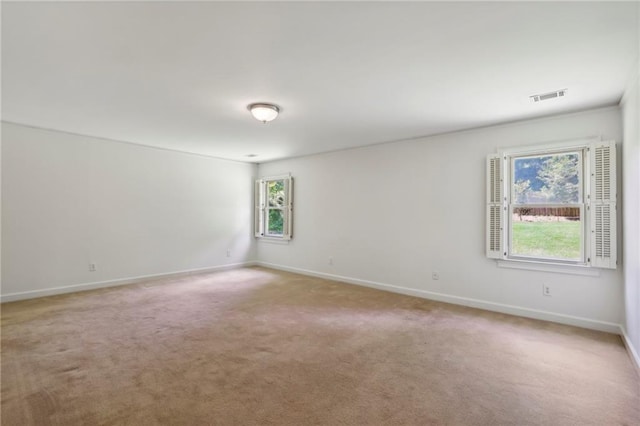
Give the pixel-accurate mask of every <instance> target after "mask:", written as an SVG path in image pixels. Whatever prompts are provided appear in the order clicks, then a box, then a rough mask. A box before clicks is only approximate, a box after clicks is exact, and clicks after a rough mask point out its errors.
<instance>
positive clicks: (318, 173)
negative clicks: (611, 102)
mask: <svg viewBox="0 0 640 426" xmlns="http://www.w3.org/2000/svg"><path fill="white" fill-rule="evenodd" d="M594 135H598V136H602V137H603V139H605V140H606V139H614V140H616V141H618V142H620V141H621V137H622V125H621V115H620V110H619V108H617V107H612V108H606V109H600V110H594V111H588V112H584V113H578V114H572V115H566V116H557V117H552V118H546V119H539V120H534V121H528V122H521V123H515V124H510V125H503V126H496V127H491V128H485V129H479V130H473V131H466V132H460V133H454V134H448V135H443V136H436V137H428V138H422V139H418V140H413V141H404V142H396V143H389V144H383V145H377V146H373V147H367V148H362V149H354V150H347V151H339V152H334V153H327V154H320V155H314V156H309V157H301V158H297V159H290V160H283V161H276V162H270V163H265V164H261V165H260V166H259V168H258V172H259V174H260V175H262V176H264V175H274V174H279V173H285V172H291V173H292V175H293V177H294V179H295V189H294V191H295V192H294V209H295V213H294V214H295V216H294V230H293V232H294V236H293V240H292V241H291V242H290V243H289V244H270V243H266V242H260V243H258V258H259V259H260V261H261V262H263V263H264V264H267V265H271V266H275V267H279V268H283V269H290V270H298V271H301V272H305V273H310V274H317V275H323V276H333V277H337V278H338V279H342V280H345V281H347V282H354V283H360V284H364V285H371V286H376V287H380V288H385V287H386V288H390V287H389V286H396V287H395V288H393V290H395V291H401V292H405V293H409V294H417V295H422V296H425V297H428V298H434V299H438V300H444V301H450V302H454V303H461V304H467V305H472V306H478V307H483V308H487V309H493V310H498V311H503V312H511V313H517V314H520V315H525V316H531V317H537V318H546V319H550V320H554V321H560V322H565V323H570V324H577V325H581V326H585V327H592V328H597V329H603V330H608V331H613V332H617V331H618V330H619V328H618V324H621V322H622V320H623V311H622V310H623V279H622V268H618V270H616V271H610V270H598V272H599V276H596V277H592V276H579V275H568V274H560V273H552V272H539V271H530V270H513V269H504V268H498V267H497V266H496V262H495V261H492V260H489V259H487V258H486V257H485V254H484V247H485V159H486V156H487V154H489V153H492V152H495V151H496V149H497V148H498V147H512V146H518V145H531V144H535V143H540V142H551V141H559V140H567V139H575V138H582V137H588V136H594ZM329 257H332V258H333V265H329V262H328V259H329ZM433 271H436V272H438V273H439V275H440V279H439V280H437V281H434V280H432V278H431V276H432V272H433ZM543 283H547V284H549V285H550V286H551V288H552V292H553V295H552V296H551V297H545V296H543V295H542V284H543ZM398 287H400V288H398Z"/></svg>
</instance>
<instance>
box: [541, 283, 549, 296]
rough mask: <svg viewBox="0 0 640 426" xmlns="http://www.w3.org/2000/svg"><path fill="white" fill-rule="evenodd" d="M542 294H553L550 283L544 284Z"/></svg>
mask: <svg viewBox="0 0 640 426" xmlns="http://www.w3.org/2000/svg"><path fill="white" fill-rule="evenodd" d="M542 294H543V295H544V296H551V286H550V285H549V284H542Z"/></svg>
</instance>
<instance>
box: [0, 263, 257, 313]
mask: <svg viewBox="0 0 640 426" xmlns="http://www.w3.org/2000/svg"><path fill="white" fill-rule="evenodd" d="M254 265H256V262H254V261H248V262H241V263H231V264H228V265H219V266H210V267H206V268H199V269H189V270H185V271H175V272H166V273H162V274H151V275H141V276H138V277H129V278H119V279H116V280H107V281H97V282H92V283H82V284H73V285H68V286H63V287H53V288H46V289H42V290H31V291H23V292H19V293H9V294H3V295H1V296H0V302H1V303H5V302H15V301H17V300H25V299H34V298H36V297H44V296H54V295H56V294H65V293H74V292H77V291H86V290H94V289H97V288H104V287H115V286H121V285H126V284H135V283H139V282H143V281H148V280H150V279H156V278H174V277H181V276H185V275H195V274H204V273H207V272H216V271H224V270H227V269H237V268H243V267H247V266H254Z"/></svg>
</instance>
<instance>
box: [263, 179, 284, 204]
mask: <svg viewBox="0 0 640 426" xmlns="http://www.w3.org/2000/svg"><path fill="white" fill-rule="evenodd" d="M267 192H268V194H269V207H284V204H285V195H284V180H271V181H268V182H267Z"/></svg>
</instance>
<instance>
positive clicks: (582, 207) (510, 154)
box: [503, 146, 589, 265]
mask: <svg viewBox="0 0 640 426" xmlns="http://www.w3.org/2000/svg"><path fill="white" fill-rule="evenodd" d="M574 153H575V154H578V161H579V167H578V181H579V187H578V202H576V203H518V202H517V200H516V198H517V197H516V196H515V162H516V160H517V159H522V158H536V157H547V156H552V155H558V154H574ZM503 155H504V157H505V161H506V163H507V164H506V166H507V167H508V170H507V173H506V174H505V176H506V177H507V182H506V183H505V189H507V190H508V192H506V193H508V198H507V201H506V203H507V207H508V208H507V212H508V214H507V216H506V220H507V227H506V229H507V231H506V233H507V239H508V241H507V243H508V244H507V258H508V259H509V260H520V261H527V262H544V263H559V264H566V265H586V264H587V257H586V254H587V252H588V248H587V247H586V246H587V244H588V241H587V240H588V239H587V227H588V220H589V218H588V217H587V216H588V209H587V202H586V197H585V195H586V193H587V182H586V181H585V180H584V177H585V176H587V173H586V172H587V171H586V170H585V164H588V158H589V149H588V147H586V146H583V147H579V148H577V149H576V148H559V149H553V150H548V149H543V150H540V149H538V150H533V151H531V150H530V148H528V149H527V150H526V151H525V152H518V151H505V152H504V153H503ZM528 206H535V207H538V208H565V207H566V208H572V207H573V208H578V209H579V211H580V225H581V226H580V256H579V258H578V259H567V258H565V259H563V258H554V257H544V256H530V255H525V254H515V253H513V252H512V251H511V250H512V248H513V234H514V232H513V223H514V220H513V215H514V211H515V209H517V208H522V207H528ZM535 207H534V208H535Z"/></svg>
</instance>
